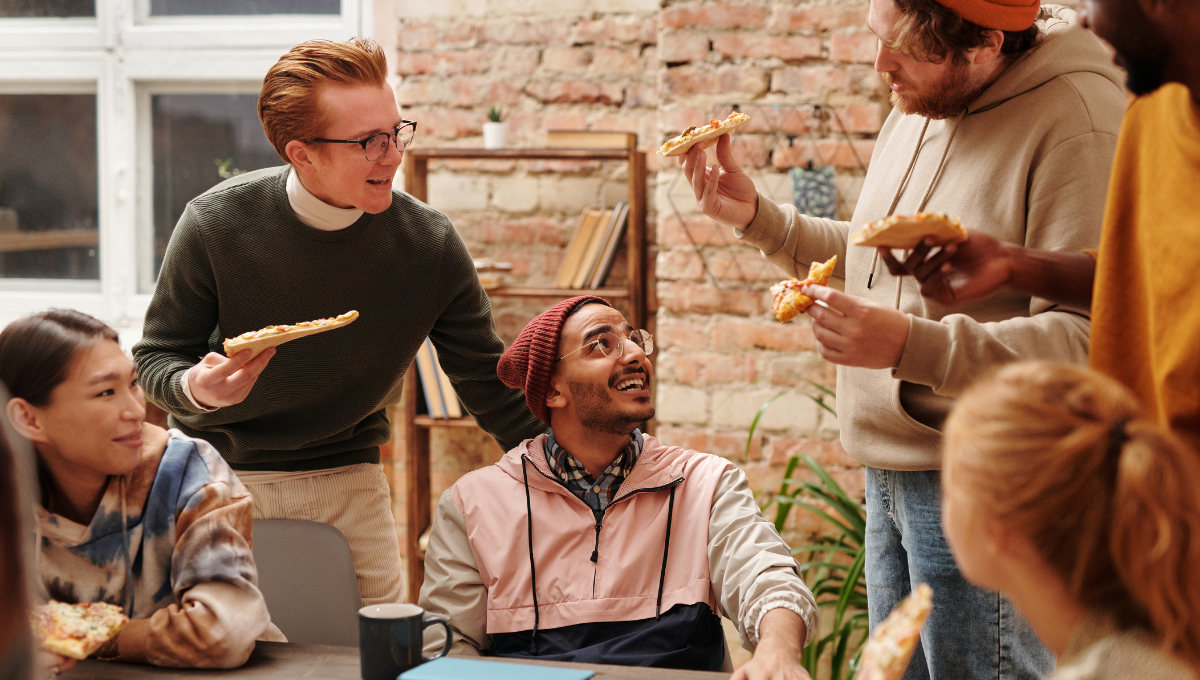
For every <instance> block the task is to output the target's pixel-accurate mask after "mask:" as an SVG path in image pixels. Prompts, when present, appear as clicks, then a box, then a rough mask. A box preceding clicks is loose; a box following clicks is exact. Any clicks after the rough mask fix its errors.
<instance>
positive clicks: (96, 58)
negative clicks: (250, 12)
mask: <svg viewBox="0 0 1200 680" xmlns="http://www.w3.org/2000/svg"><path fill="white" fill-rule="evenodd" d="M372 3H373V0H341V9H342V12H341V14H340V15H270V16H241V15H239V16H225V17H214V16H202V17H151V16H149V6H150V2H149V0H96V17H95V18H91V17H85V18H78V17H71V18H63V19H54V18H45V19H43V18H0V94H95V95H96V139H97V149H96V152H97V153H96V158H97V193H98V202H97V205H98V212H99V216H98V218H99V225H98V227H99V230H100V242H99V249H100V250H99V257H100V262H99V269H100V279H99V280H98V281H96V280H90V281H76V280H57V279H0V326H3V325H5V324H7V323H8V322H10V321H12V320H13V319H16V318H18V317H20V316H23V315H25V314H28V313H30V312H32V311H37V310H40V309H45V308H47V307H72V308H75V309H78V310H80V311H83V312H86V313H88V314H91V315H93V316H96V317H97V318H100V319H102V320H104V321H105V322H107V323H109V324H111V325H112V326H113V327H114V328H116V329H117V330H118V331H119V332H120V333H121V344H122V345H123V346H125V347H128V346H130V345H132V343H134V342H136V341H137V340H138V339H139V338H140V337H141V334H142V319H143V318H144V317H145V313H146V307H147V306H149V304H150V297H151V294H152V291H151V290H150V287H152V285H153V284H152V280H153V276H154V272H153V256H152V248H153V233H154V225H153V210H152V205H151V201H152V200H153V172H154V169H153V167H152V147H151V144H150V142H151V139H150V136H151V120H150V97H151V96H153V95H154V94H165V93H208V92H214V93H234V92H236V93H257V92H258V91H259V89H260V88H261V86H262V78H263V75H264V74H265V73H266V72H267V69H268V68H270V66H271V65H272V64H274V63H275V62H276V61H277V60H278V59H279V56H280V55H281V54H283V53H284V52H286V51H287V50H288V49H289V48H291V47H292V46H293V45H296V44H298V43H300V42H303V41H305V40H311V39H314V38H327V39H332V40H345V39H347V38H349V37H351V36H354V35H368V36H369V35H372V33H373V32H374V31H373V25H372V24H373V21H372V20H371V19H372V17H373V13H372V7H373V4H372Z"/></svg>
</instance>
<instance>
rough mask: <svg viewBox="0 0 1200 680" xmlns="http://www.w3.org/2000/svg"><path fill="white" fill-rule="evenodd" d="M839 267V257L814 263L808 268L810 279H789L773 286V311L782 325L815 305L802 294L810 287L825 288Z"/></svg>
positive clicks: (835, 256)
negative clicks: (803, 289) (805, 288)
mask: <svg viewBox="0 0 1200 680" xmlns="http://www.w3.org/2000/svg"><path fill="white" fill-rule="evenodd" d="M835 266H837V255H834V256H833V257H831V258H829V260H828V261H826V262H814V263H812V266H810V267H809V268H808V278H806V279H804V280H803V281H801V280H799V279H788V280H787V281H780V282H779V283H777V284H775V285H774V286H771V297H772V302H771V309H772V311H774V312H775V318H776V319H779V322H780V323H787V322H789V321H791V320H792V319H794V318H796V317H797V316H799V315H801V314H803V313H804V310H806V309H808V308H809V307H810V306H812V304H813V299H812V298H810V297H808V296H807V295H805V294H803V293H801V292H800V289H801V288H804V287H805V286H808V285H817V286H824V285H825V284H827V283H829V278H830V277H831V276H833V268H834V267H835Z"/></svg>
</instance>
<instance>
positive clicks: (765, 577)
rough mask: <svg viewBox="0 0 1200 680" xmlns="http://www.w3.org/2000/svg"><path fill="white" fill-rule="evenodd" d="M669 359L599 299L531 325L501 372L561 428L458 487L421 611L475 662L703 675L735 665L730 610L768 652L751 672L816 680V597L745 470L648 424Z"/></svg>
mask: <svg viewBox="0 0 1200 680" xmlns="http://www.w3.org/2000/svg"><path fill="white" fill-rule="evenodd" d="M653 351H654V340H653V338H651V337H650V334H649V333H647V332H646V331H644V330H636V329H634V328H633V327H632V326H630V325H629V323H628V322H627V321H626V320H625V317H624V316H622V315H621V313H620V312H618V311H616V310H615V309H613V308H612V307H611V306H610V305H609V304H608V302H607V301H606V300H604V299H602V298H598V297H593V296H580V297H576V298H571V299H569V300H564V301H563V302H560V303H559V304H557V305H555V306H554V307H552V308H551V309H549V310H548V311H546V312H544V313H543V314H541V315H540V316H538V317H537V318H535V319H534V320H533V321H531V322H530V323H529V325H528V326H526V327H525V330H523V331H522V332H521V334H520V336H518V337H517V339H516V341H515V342H514V343H513V344H512V346H511V347H509V349H508V351H506V352H505V353H504V355H503V356H502V357H501V358H500V363H499V366H498V368H497V373H498V374H499V376H500V379H501V380H502V381H503V382H504V383H505V384H506V385H508V386H510V387H516V388H521V389H523V390H525V398H526V401H527V402H528V404H529V410H530V411H532V412H533V413H534V415H536V416H537V417H539V418H541V419H542V420H543V421H545V422H546V423H547V424H549V425H550V428H551V434H549V435H541V436H538V437H537V438H535V439H529V440H526V441H524V442H522V443H521V444H520V445H519V446H517V447H516V448H514V449H513V450H512V451H509V452H508V454H507V455H505V456H504V458H503V459H501V461H500V462H499V463H497V464H495V465H493V466H491V467H487V468H484V469H482V470H476V471H475V472H472V473H469V474H467V475H465V476H464V477H463V478H462V479H460V480H459V481H458V482H457V483H455V485H454V486H453V487H452V488H450V489H449V490H448V491H446V493H444V494H442V498H441V500H440V501H439V503H438V507H437V512H436V514H435V516H434V519H433V529H432V531H431V532H430V537H429V549H428V551H427V552H426V556H425V584H424V585H423V586H422V588H421V597H420V604H421V606H422V607H424V608H425V609H426V610H428V611H430V612H432V613H435V614H441V615H444V616H446V617H447V618H448V619H449V620H450V624H451V627H452V628H453V630H454V638H455V639H454V651H457V652H458V653H466V654H479V653H483V654H488V655H494V656H504V657H518V658H538V659H547V660H558V661H580V662H589V663H615V664H626V665H637V666H656V667H665V668H686V669H696V670H721V669H722V668H728V654H727V653H726V650H725V641H724V635H723V633H722V629H721V622H720V619H719V618H718V615H717V613H718V612H720V613H721V614H724V615H725V616H727V617H728V618H730V619H732V620H733V621H734V623H735V624H736V625H737V628H738V631H739V633H740V634H741V638H742V643H743V645H744V646H745V647H747V648H748V649H752V650H754V651H755V655H754V658H753V660H752V661H750V662H749V664H747V665H746V666H744V667H743V668H742V669H741V670H740V671H739V673H740V675H739V676H736V677H749V678H755V679H756V680H758V679H762V680H768V679H769V680H784V679H789V680H808V677H809V676H808V675H807V674H806V673H805V672H804V670H803V668H802V667H801V666H800V649H801V648H802V646H803V645H804V644H805V643H806V642H807V641H808V640H810V639H812V637H813V635H814V634H815V633H816V631H817V625H818V619H817V610H816V603H815V601H814V600H813V596H812V593H811V592H809V590H808V588H807V586H805V584H804V581H803V580H801V578H800V575H799V573H798V570H797V565H796V561H795V560H794V559H792V556H791V551H790V550H789V549H788V546H787V545H786V544H785V543H784V542H783V539H781V538H780V537H779V534H778V533H777V532H776V531H775V527H774V525H772V524H771V523H770V522H768V521H766V520H765V519H763V517H762V514H761V513H760V512H759V509H758V506H757V504H756V503H755V502H754V496H753V495H752V494H751V492H750V489H749V488H748V486H747V483H746V476H745V474H744V473H742V471H741V470H739V469H737V468H736V467H734V466H733V465H732V464H730V463H729V462H728V461H726V460H725V459H723V458H718V457H716V456H712V455H709V454H705V453H698V452H696V451H688V450H684V449H681V448H678V447H670V446H665V445H663V444H661V443H659V442H658V440H656V439H655V438H654V437H651V436H649V435H644V434H642V432H641V431H639V430H638V429H637V428H638V426H639V425H640V424H641V423H643V422H645V421H646V420H648V419H650V418H652V417H654V404H653V402H652V401H651V397H650V381H651V378H652V376H653V369H652V367H651V365H650V362H649V360H647V358H646V357H647V355H649V354H650V353H652V352H653ZM443 640H444V638H442V637H441V636H440V635H438V634H437V633H436V632H435V631H433V630H432V629H430V630H429V632H428V637H427V638H426V645H427V647H429V648H431V649H433V648H434V647H437V648H440V647H441V645H442V642H443Z"/></svg>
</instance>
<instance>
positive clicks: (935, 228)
mask: <svg viewBox="0 0 1200 680" xmlns="http://www.w3.org/2000/svg"><path fill="white" fill-rule="evenodd" d="M926 236H932V237H934V238H936V239H937V245H939V246H944V245H946V244H949V243H961V242H963V241H965V240H967V230H966V229H964V228H963V225H962V222H959V221H958V220H956V219H954V218H952V217H950V216H948V215H946V214H944V213H928V212H919V213H917V214H915V215H892V216H890V217H885V218H883V219H882V220H876V221H874V222H871V223H870V224H868V225H867V226H865V227H863V228H862V229H859V230H858V231H857V232H855V233H854V235H853V236H851V237H850V241H851V242H852V243H854V245H856V246H884V247H886V248H899V249H903V250H909V249H911V248H915V247H916V246H917V244H919V243H920V242H921V241H922V240H924V238H925V237H926Z"/></svg>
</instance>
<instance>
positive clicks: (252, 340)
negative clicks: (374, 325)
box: [225, 310, 358, 358]
mask: <svg viewBox="0 0 1200 680" xmlns="http://www.w3.org/2000/svg"><path fill="white" fill-rule="evenodd" d="M357 318H358V312H356V311H354V310H350V311H349V312H346V313H345V314H341V315H339V316H336V317H332V318H329V319H317V320H316V321H301V322H300V323H297V324H292V325H290V326H267V327H266V328H263V329H260V330H257V331H249V332H247V333H242V334H241V335H239V336H237V337H236V338H229V339H227V340H225V356H227V357H231V356H233V355H235V354H237V353H238V352H242V351H244V350H247V349H249V350H250V351H251V355H250V358H254V357H256V356H258V353H259V352H261V351H263V350H264V349H266V348H268V347H275V346H276V345H282V344H283V343H285V342H291V341H292V340H295V339H296V338H303V337H304V336H306V335H313V334H314V333H324V332H325V331H331V330H333V329H335V328H341V327H342V326H345V325H346V324H348V323H350V322H352V321H354V320H355V319H357Z"/></svg>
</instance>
